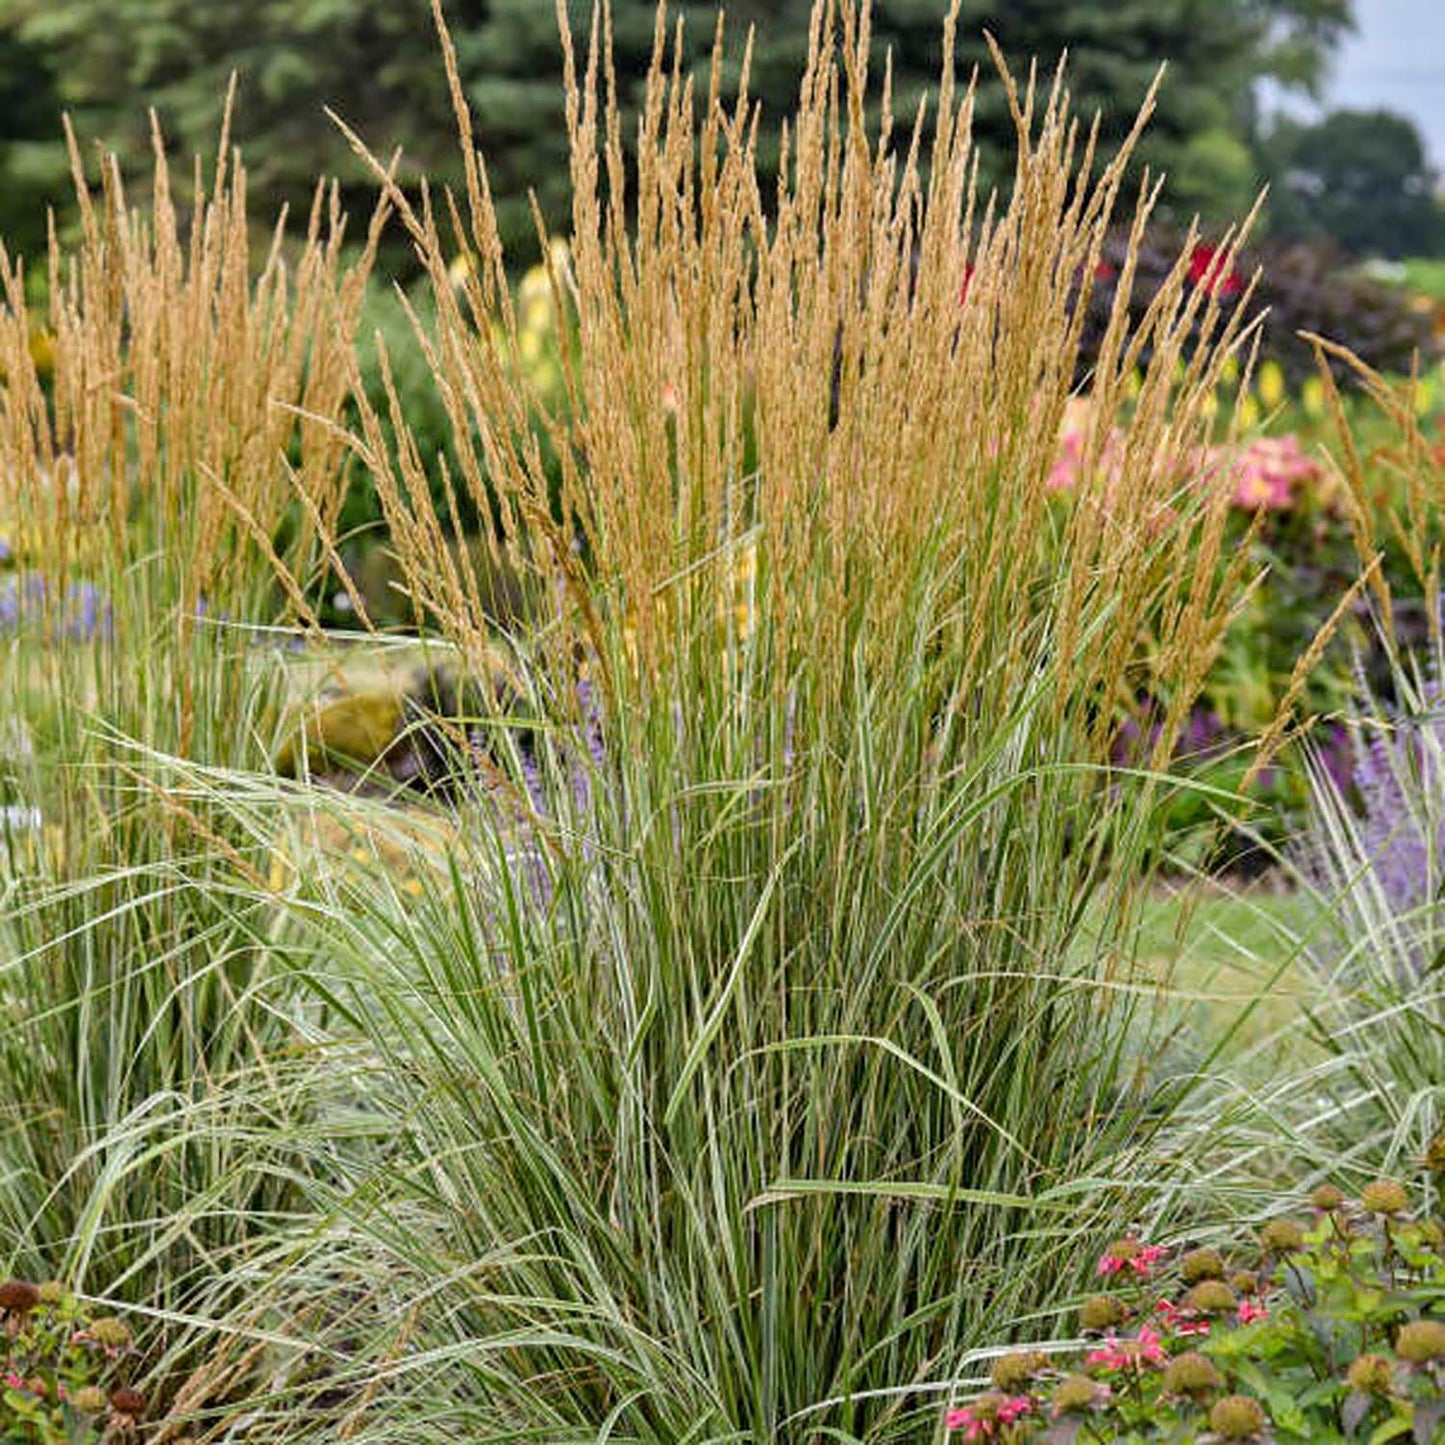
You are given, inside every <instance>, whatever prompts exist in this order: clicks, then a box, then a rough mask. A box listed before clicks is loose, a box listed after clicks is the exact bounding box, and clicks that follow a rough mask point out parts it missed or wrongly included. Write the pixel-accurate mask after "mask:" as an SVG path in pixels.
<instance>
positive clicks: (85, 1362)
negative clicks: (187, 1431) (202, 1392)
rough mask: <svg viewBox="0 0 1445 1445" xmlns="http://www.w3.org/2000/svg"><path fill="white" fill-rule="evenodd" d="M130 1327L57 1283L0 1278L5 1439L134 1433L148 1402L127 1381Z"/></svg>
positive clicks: (0, 1421) (27, 1443)
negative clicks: (89, 1308)
mask: <svg viewBox="0 0 1445 1445" xmlns="http://www.w3.org/2000/svg"><path fill="white" fill-rule="evenodd" d="M132 1353H133V1352H132V1349H131V1336H130V1330H129V1329H128V1328H127V1327H126V1326H125V1325H124V1324H122V1323H121V1321H120V1320H118V1319H115V1318H114V1317H112V1316H109V1315H91V1314H90V1313H89V1312H88V1311H87V1310H86V1308H85V1307H84V1306H83V1305H82V1304H81V1303H80V1302H79V1301H78V1300H77V1299H76V1298H75V1296H74V1295H72V1294H70V1293H69V1292H68V1291H67V1290H66V1289H65V1288H64V1287H63V1286H62V1285H59V1284H54V1283H51V1284H39V1285H37V1284H32V1283H30V1282H29V1281H28V1280H23V1279H7V1280H5V1281H3V1282H0V1442H4V1445H22V1442H23V1445H82V1442H86V1441H100V1440H106V1441H111V1440H116V1441H119V1440H126V1439H131V1438H133V1437H134V1436H135V1435H136V1433H137V1430H138V1427H139V1425H140V1422H141V1420H142V1419H143V1418H144V1416H145V1413H146V1399H145V1396H144V1395H142V1394H141V1393H140V1392H139V1391H138V1390H133V1389H131V1388H129V1386H128V1385H126V1383H125V1379H126V1361H127V1360H128V1359H129V1358H130V1356H131V1354H132Z"/></svg>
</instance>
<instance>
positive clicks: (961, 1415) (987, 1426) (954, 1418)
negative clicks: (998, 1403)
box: [943, 1409, 993, 1440]
mask: <svg viewBox="0 0 1445 1445" xmlns="http://www.w3.org/2000/svg"><path fill="white" fill-rule="evenodd" d="M943 1423H944V1424H945V1425H947V1426H948V1428H949V1429H950V1430H962V1431H963V1438H964V1439H965V1440H987V1439H988V1437H989V1436H990V1435H992V1434H993V1424H992V1422H991V1421H989V1420H980V1419H979V1418H978V1416H976V1415H975V1414H974V1413H973V1411H972V1410H966V1409H965V1410H950V1411H949V1412H948V1414H947V1415H945V1416H944V1420H943Z"/></svg>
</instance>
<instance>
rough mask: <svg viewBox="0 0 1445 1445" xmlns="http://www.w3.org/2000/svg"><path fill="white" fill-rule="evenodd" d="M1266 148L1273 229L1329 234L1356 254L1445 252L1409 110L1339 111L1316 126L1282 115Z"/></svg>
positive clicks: (1439, 211)
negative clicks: (1398, 112)
mask: <svg viewBox="0 0 1445 1445" xmlns="http://www.w3.org/2000/svg"><path fill="white" fill-rule="evenodd" d="M1264 151H1265V155H1266V157H1267V159H1268V163H1269V166H1270V169H1271V171H1272V180H1273V189H1272V197H1271V203H1270V212H1271V215H1270V229H1271V230H1272V231H1273V232H1274V233H1275V234H1276V235H1279V236H1282V237H1288V238H1298V239H1309V238H1314V237H1327V238H1329V239H1330V240H1332V241H1334V242H1335V243H1336V244H1337V245H1339V246H1341V247H1343V248H1344V249H1345V250H1346V251H1349V252H1352V253H1353V254H1354V255H1357V256H1387V257H1396V256H1438V255H1441V254H1442V253H1445V208H1442V206H1441V204H1440V202H1439V201H1437V200H1436V199H1435V195H1434V188H1435V182H1436V177H1435V175H1434V173H1433V172H1432V171H1431V170H1430V167H1429V165H1428V164H1427V162H1426V157H1425V146H1424V142H1423V141H1422V140H1421V139H1420V132H1419V131H1418V130H1417V129H1416V128H1415V126H1414V124H1413V123H1412V122H1411V121H1409V120H1407V119H1406V118H1405V117H1404V116H1402V115H1395V114H1392V113H1391V112H1390V111H1385V110H1375V111H1358V110H1337V111H1332V112H1331V113H1330V114H1329V115H1327V116H1325V117H1324V119H1323V120H1321V121H1319V122H1317V123H1316V124H1314V125H1302V124H1300V123H1299V122H1298V121H1293V120H1283V121H1281V122H1280V123H1279V124H1278V126H1277V127H1276V128H1275V130H1274V132H1273V133H1272V135H1271V136H1270V137H1269V140H1268V142H1267V143H1266V145H1265V148H1264Z"/></svg>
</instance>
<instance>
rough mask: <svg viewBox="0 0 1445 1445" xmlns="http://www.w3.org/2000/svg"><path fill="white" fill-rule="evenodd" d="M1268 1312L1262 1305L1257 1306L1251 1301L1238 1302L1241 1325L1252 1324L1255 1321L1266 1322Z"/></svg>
mask: <svg viewBox="0 0 1445 1445" xmlns="http://www.w3.org/2000/svg"><path fill="white" fill-rule="evenodd" d="M1268 1318H1269V1311H1268V1310H1267V1309H1265V1307H1264V1306H1263V1305H1257V1304H1255V1303H1254V1301H1253V1300H1241V1301H1240V1302H1239V1322H1240V1324H1242V1325H1249V1324H1253V1323H1254V1322H1255V1320H1267V1319H1268Z"/></svg>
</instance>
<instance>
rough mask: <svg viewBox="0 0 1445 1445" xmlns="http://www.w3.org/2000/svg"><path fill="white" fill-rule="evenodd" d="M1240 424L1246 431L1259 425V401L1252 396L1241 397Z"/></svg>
mask: <svg viewBox="0 0 1445 1445" xmlns="http://www.w3.org/2000/svg"><path fill="white" fill-rule="evenodd" d="M1239 424H1240V426H1242V427H1243V428H1244V429H1245V431H1253V430H1254V429H1255V428H1256V427H1257V426H1258V425H1259V403H1258V402H1257V401H1256V400H1255V399H1254V398H1253V397H1252V396H1243V397H1241V398H1240V399H1239Z"/></svg>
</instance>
